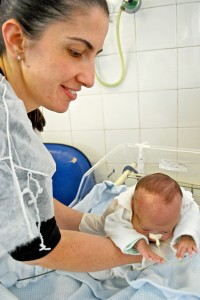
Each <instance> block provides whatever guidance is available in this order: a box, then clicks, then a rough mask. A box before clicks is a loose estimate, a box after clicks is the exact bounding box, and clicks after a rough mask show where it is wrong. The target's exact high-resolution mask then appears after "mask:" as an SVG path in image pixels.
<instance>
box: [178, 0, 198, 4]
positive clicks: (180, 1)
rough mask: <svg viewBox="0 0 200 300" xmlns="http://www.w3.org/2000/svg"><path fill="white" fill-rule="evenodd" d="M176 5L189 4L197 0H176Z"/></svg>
mask: <svg viewBox="0 0 200 300" xmlns="http://www.w3.org/2000/svg"><path fill="white" fill-rule="evenodd" d="M176 1H177V3H178V4H180V3H190V2H199V0H176Z"/></svg>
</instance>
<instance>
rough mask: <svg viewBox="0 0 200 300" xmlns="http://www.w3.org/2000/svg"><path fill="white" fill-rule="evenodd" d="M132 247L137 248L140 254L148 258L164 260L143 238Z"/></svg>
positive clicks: (156, 260)
mask: <svg viewBox="0 0 200 300" xmlns="http://www.w3.org/2000/svg"><path fill="white" fill-rule="evenodd" d="M134 248H136V249H137V250H138V252H140V253H141V254H142V256H143V257H144V258H146V259H148V260H151V261H155V262H159V263H162V262H164V258H163V257H161V256H159V255H158V254H156V253H155V252H153V251H152V250H151V248H150V246H149V245H148V244H147V242H146V241H145V240H144V239H141V240H139V241H138V242H137V243H136V244H135V245H134Z"/></svg>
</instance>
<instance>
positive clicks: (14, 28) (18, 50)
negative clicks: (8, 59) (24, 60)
mask: <svg viewBox="0 0 200 300" xmlns="http://www.w3.org/2000/svg"><path fill="white" fill-rule="evenodd" d="M2 34H3V38H4V42H5V45H6V51H7V53H9V54H10V55H12V56H13V57H14V58H16V57H17V56H18V55H21V56H23V52H24V38H25V37H24V33H23V31H22V29H21V26H20V24H19V23H18V22H17V21H16V20H15V19H9V20H7V21H6V22H5V23H4V24H3V26H2Z"/></svg>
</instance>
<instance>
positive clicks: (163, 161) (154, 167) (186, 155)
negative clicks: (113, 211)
mask: <svg viewBox="0 0 200 300" xmlns="http://www.w3.org/2000/svg"><path fill="white" fill-rule="evenodd" d="M156 172H160V173H164V174H167V175H169V176H171V177H172V178H174V179H175V180H176V181H177V182H178V183H179V184H180V185H181V186H183V187H184V188H185V189H186V190H190V191H191V192H192V193H193V195H194V198H195V200H196V201H197V202H198V203H199V204H200V176H199V173H200V150H198V149H184V148H182V149H178V148H164V147H159V146H152V145H149V144H148V143H143V144H131V143H126V144H120V145H118V146H117V147H115V148H114V149H112V150H111V151H110V152H109V153H107V154H106V155H105V156H104V157H103V158H102V159H100V160H99V161H98V162H97V163H96V164H95V165H94V166H92V168H90V169H89V170H88V171H87V172H86V173H85V174H84V176H83V177H82V180H81V183H80V185H79V189H78V192H77V195H76V197H75V199H74V201H73V202H72V203H71V205H70V206H74V205H75V204H76V203H78V202H79V201H80V200H82V198H83V195H85V194H86V191H87V192H88V191H89V190H90V189H91V188H92V187H91V181H95V182H96V183H101V182H103V181H104V180H109V181H112V182H114V183H115V184H117V185H120V184H125V185H127V186H132V185H134V184H136V183H137V181H138V179H139V178H140V177H142V176H144V175H147V174H151V173H156Z"/></svg>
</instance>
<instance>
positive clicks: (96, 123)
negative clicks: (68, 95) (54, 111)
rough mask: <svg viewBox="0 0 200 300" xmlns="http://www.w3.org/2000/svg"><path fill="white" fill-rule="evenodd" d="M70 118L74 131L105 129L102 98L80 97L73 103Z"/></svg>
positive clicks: (95, 96)
mask: <svg viewBox="0 0 200 300" xmlns="http://www.w3.org/2000/svg"><path fill="white" fill-rule="evenodd" d="M70 118H71V127H72V130H99V129H103V127H104V125H103V112H102V101H101V96H100V95H98V96H97V95H94V96H92V95H88V96H80V97H79V99H77V100H76V101H74V102H72V103H71V106H70Z"/></svg>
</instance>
